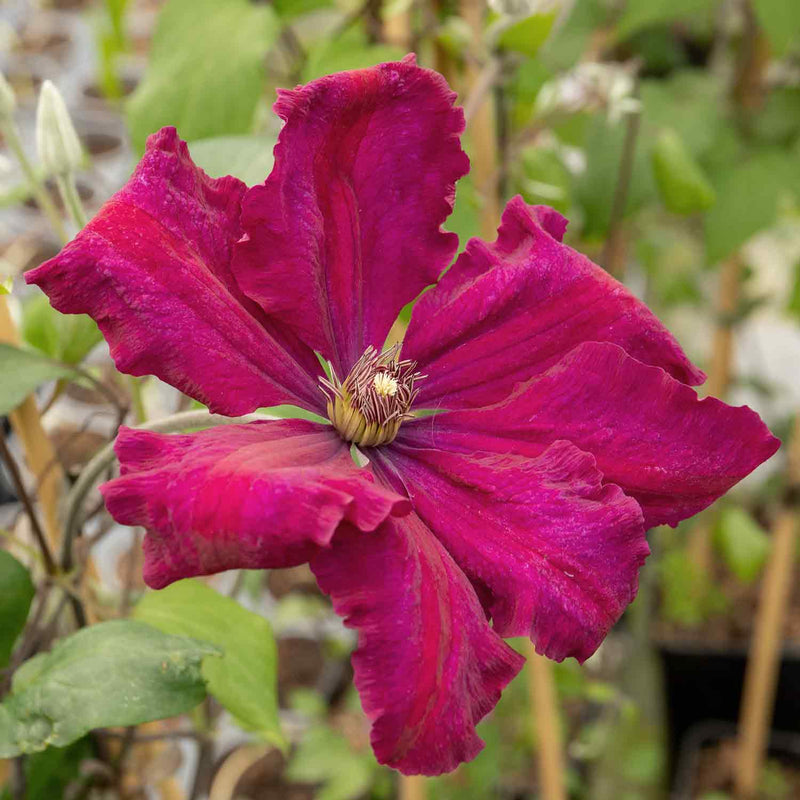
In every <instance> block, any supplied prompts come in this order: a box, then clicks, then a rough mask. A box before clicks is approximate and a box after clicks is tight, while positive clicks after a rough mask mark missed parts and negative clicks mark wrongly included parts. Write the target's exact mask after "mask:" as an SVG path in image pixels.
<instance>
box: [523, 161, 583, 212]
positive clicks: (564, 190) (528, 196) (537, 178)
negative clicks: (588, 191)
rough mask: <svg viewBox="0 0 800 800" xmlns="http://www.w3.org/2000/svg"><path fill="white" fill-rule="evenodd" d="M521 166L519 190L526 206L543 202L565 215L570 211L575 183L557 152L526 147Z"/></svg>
mask: <svg viewBox="0 0 800 800" xmlns="http://www.w3.org/2000/svg"><path fill="white" fill-rule="evenodd" d="M519 166H520V170H519V175H518V176H517V189H518V190H519V192H520V194H521V195H522V196H523V197H524V198H525V202H526V203H532V204H537V203H544V204H545V205H549V206H552V207H553V208H555V209H557V210H558V211H561V212H562V213H564V214H566V213H567V212H568V211H569V207H570V187H571V182H572V181H571V177H570V174H569V170H567V168H566V166H565V165H564V162H563V161H562V160H561V157H560V156H559V154H558V152H557V150H555V149H553V148H549V147H541V146H536V147H526V148H525V149H524V150H523V151H522V158H521V159H520V160H519Z"/></svg>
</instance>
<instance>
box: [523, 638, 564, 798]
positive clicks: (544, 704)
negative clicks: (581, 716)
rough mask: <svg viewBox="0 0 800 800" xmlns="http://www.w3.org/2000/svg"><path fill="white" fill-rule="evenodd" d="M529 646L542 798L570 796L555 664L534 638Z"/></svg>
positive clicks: (531, 694)
mask: <svg viewBox="0 0 800 800" xmlns="http://www.w3.org/2000/svg"><path fill="white" fill-rule="evenodd" d="M527 649H528V653H527V656H528V692H529V695H530V701H531V709H532V711H533V719H534V720H535V731H534V732H535V738H536V741H537V744H538V747H537V754H538V761H539V781H540V782H541V795H540V796H541V797H542V800H566V798H567V790H566V785H565V781H564V773H565V767H564V748H563V744H562V741H561V723H560V720H559V718H558V696H557V694H556V684H555V680H554V679H553V664H552V662H551V661H550V660H549V659H547V658H545V657H544V656H540V655H539V654H538V653H537V652H536V648H535V647H534V646H533V643H532V642H530V641H529V642H527Z"/></svg>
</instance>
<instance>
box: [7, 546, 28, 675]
mask: <svg viewBox="0 0 800 800" xmlns="http://www.w3.org/2000/svg"><path fill="white" fill-rule="evenodd" d="M35 592H36V590H35V589H34V586H33V582H32V581H31V576H30V573H29V572H28V570H27V569H26V568H25V567H24V566H23V565H22V564H20V563H19V561H17V559H16V558H14V556H12V555H11V553H9V552H8V551H7V550H0V669H1V668H3V667H5V666H6V664H8V660H9V658H10V657H11V651H12V650H13V649H14V643H15V642H16V641H17V636H19V635H20V633H22V629H23V628H24V627H25V622H26V620H27V619H28V611H30V607H31V602H32V601H33V596H34V594H35Z"/></svg>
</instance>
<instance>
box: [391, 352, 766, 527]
mask: <svg viewBox="0 0 800 800" xmlns="http://www.w3.org/2000/svg"><path fill="white" fill-rule="evenodd" d="M559 439H567V440H568V441H570V442H572V443H573V444H575V445H577V446H578V447H579V448H580V449H581V450H585V451H587V452H589V453H591V454H592V455H593V456H594V457H595V459H596V460H597V467H598V469H599V470H600V472H601V473H602V474H603V477H604V480H606V481H608V482H610V483H613V484H617V485H618V486H620V487H621V488H622V489H623V490H624V491H625V493H626V494H628V495H630V496H631V497H633V498H635V499H636V501H637V502H638V503H639V504H640V505H641V507H642V510H643V512H644V516H645V524H646V525H647V527H648V528H650V527H653V526H655V525H661V524H665V523H668V524H670V525H676V524H677V523H678V522H680V521H681V520H682V519H686V518H687V517H690V516H692V515H693V514H696V513H697V512H698V511H702V510H703V509H704V508H706V507H707V506H709V505H710V504H711V503H713V502H714V500H716V499H717V498H718V497H720V496H721V495H723V494H724V493H725V492H727V491H728V490H729V489H730V488H731V487H732V486H733V485H734V484H736V483H738V482H739V481H740V480H741V479H742V478H744V477H745V476H746V475H748V474H749V473H750V472H752V471H753V470H754V469H755V468H756V467H757V466H758V465H759V464H761V463H762V462H763V461H766V460H767V459H768V458H769V457H770V456H772V454H773V453H775V451H776V450H777V449H778V447H779V446H780V442H779V441H778V440H777V439H776V438H775V437H774V436H773V435H772V434H771V433H770V432H769V430H768V429H767V427H766V425H764V423H763V422H762V420H761V419H760V417H759V416H758V414H756V413H755V412H754V411H752V410H751V409H749V408H747V407H746V406H742V407H733V406H729V405H726V404H725V403H723V402H722V401H720V400H717V399H716V398H714V397H707V398H705V399H703V400H701V399H699V398H698V396H697V393H696V392H695V391H694V390H693V389H691V388H690V387H689V386H686V385H685V384H683V383H681V382H680V381H677V380H675V379H674V378H671V377H670V376H669V375H668V374H667V373H666V372H665V371H664V370H663V369H659V368H658V367H651V366H647V365H645V364H642V363H641V362H640V361H637V360H636V359H635V358H631V357H630V356H629V355H627V354H626V353H625V352H624V351H623V350H622V349H621V348H620V347H617V346H616V345H613V344H609V343H597V342H590V343H586V344H583V345H580V346H579V347H576V348H575V349H574V350H573V351H572V352H570V353H569V354H568V355H567V356H565V357H564V358H563V359H562V360H561V361H560V362H559V363H558V364H556V365H555V366H554V367H551V368H550V369H549V370H547V371H546V372H544V373H542V374H541V375H538V376H536V377H534V378H532V379H530V380H529V381H527V382H525V383H522V384H520V385H519V386H518V387H517V388H516V389H515V390H514V391H513V392H512V393H511V394H510V395H509V396H508V397H506V398H505V399H503V400H501V401H500V402H498V403H496V404H495V405H493V406H490V407H488V408H485V409H474V410H462V411H453V412H447V413H442V414H436V415H434V416H431V417H427V418H424V419H419V420H415V421H413V422H408V423H405V424H404V425H403V428H402V429H401V432H400V437H399V439H398V441H402V442H403V443H405V444H406V445H407V446H416V447H439V448H443V449H449V450H460V451H462V452H466V453H470V452H472V451H474V450H486V451H491V452H495V453H517V454H520V455H525V456H529V457H530V456H533V457H536V456H538V455H539V454H540V453H542V452H543V451H544V450H545V449H546V448H548V447H549V446H550V445H551V444H552V443H553V442H555V441H557V440H559Z"/></svg>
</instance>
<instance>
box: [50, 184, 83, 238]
mask: <svg viewBox="0 0 800 800" xmlns="http://www.w3.org/2000/svg"><path fill="white" fill-rule="evenodd" d="M56 185H57V186H58V192H59V194H60V195H61V199H62V200H63V201H64V206H65V208H66V209H67V211H69V215H70V217H72V221H73V222H74V223H75V224H76V225H77V226H78V228H79V229H80V228H84V227H86V211H85V210H84V208H83V203H82V202H81V198H80V195H79V194H78V187H77V186H76V185H75V176H74V175H73V174H72V173H71V172H70V173H69V174H67V175H57V176H56Z"/></svg>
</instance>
